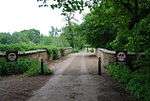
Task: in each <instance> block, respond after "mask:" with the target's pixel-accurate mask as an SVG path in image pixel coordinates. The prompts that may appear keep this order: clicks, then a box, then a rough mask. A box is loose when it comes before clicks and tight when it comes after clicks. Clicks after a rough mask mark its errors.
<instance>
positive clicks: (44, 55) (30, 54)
mask: <svg viewBox="0 0 150 101" xmlns="http://www.w3.org/2000/svg"><path fill="white" fill-rule="evenodd" d="M71 52H72V48H65V49H64V53H63V55H62V54H61V52H60V51H59V58H60V57H62V56H64V55H67V54H69V53H71ZM18 54H19V57H18V58H21V57H25V58H30V59H36V60H39V61H40V60H41V59H43V60H44V61H45V62H47V61H48V60H52V57H51V56H52V55H51V56H50V55H49V54H48V52H47V50H46V49H38V50H31V51H24V52H22V51H19V52H18ZM5 58H6V52H0V59H5Z"/></svg>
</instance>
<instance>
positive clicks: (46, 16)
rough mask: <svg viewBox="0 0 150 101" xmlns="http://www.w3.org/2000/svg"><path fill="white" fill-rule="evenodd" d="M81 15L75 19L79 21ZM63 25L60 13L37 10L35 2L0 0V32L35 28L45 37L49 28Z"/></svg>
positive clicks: (31, 0) (35, 0) (29, 0)
mask: <svg viewBox="0 0 150 101" xmlns="http://www.w3.org/2000/svg"><path fill="white" fill-rule="evenodd" d="M81 18H82V17H81V15H76V19H78V20H80V21H81ZM64 25H65V21H64V18H63V16H61V15H60V11H58V10H51V9H50V8H39V7H38V3H37V0H0V32H11V33H12V32H15V31H21V30H24V29H31V28H35V29H38V30H40V31H41V33H42V34H44V35H47V34H48V31H49V30H50V27H51V26H54V27H58V28H61V27H62V26H64Z"/></svg>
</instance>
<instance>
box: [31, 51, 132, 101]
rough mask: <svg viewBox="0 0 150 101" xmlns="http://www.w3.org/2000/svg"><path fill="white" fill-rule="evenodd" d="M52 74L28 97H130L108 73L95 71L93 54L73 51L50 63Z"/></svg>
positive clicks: (52, 100) (60, 100)
mask: <svg viewBox="0 0 150 101" xmlns="http://www.w3.org/2000/svg"><path fill="white" fill-rule="evenodd" d="M52 66H53V68H54V71H55V74H54V75H53V76H52V77H51V78H50V79H49V81H48V82H47V83H46V84H45V86H43V87H42V88H41V89H39V90H38V91H35V92H34V94H33V97H31V98H30V99H29V100H28V101H133V99H132V97H130V96H129V95H128V94H125V93H124V92H121V90H120V88H119V87H118V84H117V83H115V81H114V80H112V79H111V78H110V77H109V76H107V75H106V74H105V73H103V76H99V75H97V58H96V57H94V56H93V55H92V54H90V53H83V52H82V53H76V54H72V55H70V56H69V57H68V58H67V59H65V60H64V61H61V62H58V63H54V64H52Z"/></svg>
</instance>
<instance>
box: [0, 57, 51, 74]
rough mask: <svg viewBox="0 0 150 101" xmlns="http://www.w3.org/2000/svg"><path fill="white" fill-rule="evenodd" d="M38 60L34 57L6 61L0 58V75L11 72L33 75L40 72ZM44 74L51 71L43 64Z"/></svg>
mask: <svg viewBox="0 0 150 101" xmlns="http://www.w3.org/2000/svg"><path fill="white" fill-rule="evenodd" d="M40 66H41V65H40V62H39V61H37V60H34V59H27V58H26V59H25V58H21V59H18V61H16V62H6V60H4V59H1V60H0V75H1V76H4V75H11V74H26V75H28V76H35V75H39V74H40ZM44 72H45V74H51V73H52V71H51V70H49V69H48V67H47V65H46V64H45V65H44Z"/></svg>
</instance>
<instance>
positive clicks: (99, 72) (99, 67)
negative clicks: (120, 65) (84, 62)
mask: <svg viewBox="0 0 150 101" xmlns="http://www.w3.org/2000/svg"><path fill="white" fill-rule="evenodd" d="M98 75H102V71H101V57H99V58H98Z"/></svg>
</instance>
